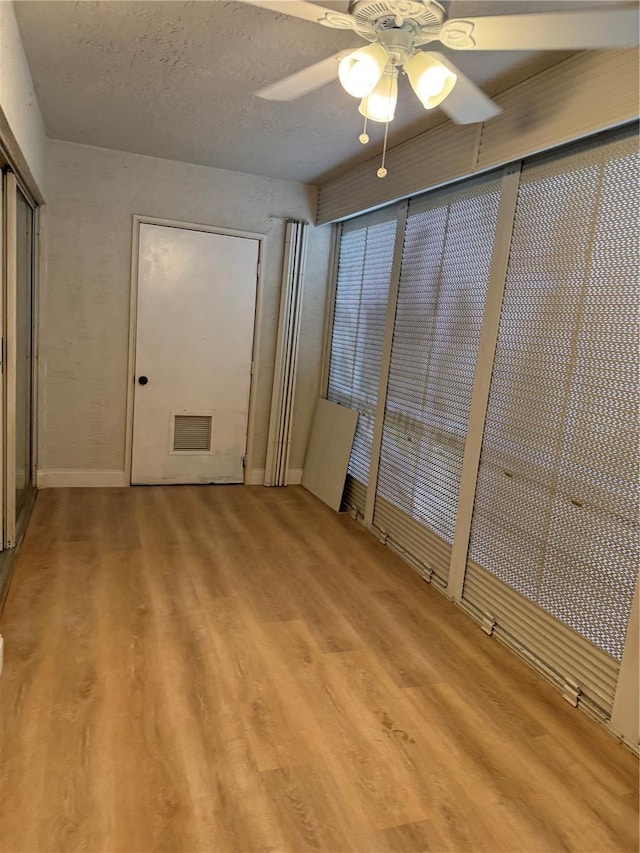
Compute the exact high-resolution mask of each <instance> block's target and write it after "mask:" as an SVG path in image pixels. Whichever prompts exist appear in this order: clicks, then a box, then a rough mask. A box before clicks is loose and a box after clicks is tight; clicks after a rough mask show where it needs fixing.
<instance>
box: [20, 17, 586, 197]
mask: <svg viewBox="0 0 640 853" xmlns="http://www.w3.org/2000/svg"><path fill="white" fill-rule="evenodd" d="M285 5H286V4H285ZM325 5H331V6H333V7H336V8H345V7H346V4H345V3H339V2H333V3H326V4H325ZM448 5H449V6H450V7H451V12H452V13H453V14H463V15H464V14H471V13H473V12H475V13H477V12H478V11H480V12H481V13H483V14H494V13H495V12H496V9H498V10H499V11H507V10H508V11H514V10H522V11H525V9H526V10H528V9H530V8H531V7H533V8H536V9H541V8H544V9H547V8H562V7H563V6H564V7H565V8H566V0H565V2H564V3H563V2H553V3H548V2H545V0H535V1H534V2H528V3H524V2H517V1H516V2H509V3H506V2H486V0H459V2H455V0H454V2H453V3H452V4H448ZM575 5H576V2H575V0H571V2H570V6H571V7H575ZM580 5H591V4H586V3H581V4H580ZM15 8H16V15H17V18H18V23H19V26H20V31H21V34H22V38H23V42H24V46H25V51H26V54H27V58H28V61H29V65H30V67H31V72H32V75H33V79H34V84H35V88H36V92H37V95H38V98H39V101H40V105H41V108H42V112H43V116H44V121H45V126H46V129H47V133H48V135H49V136H50V137H52V138H55V139H64V140H69V141H72V142H81V143H85V144H87V145H96V146H101V147H104V148H115V149H119V150H122V151H131V152H135V153H139V154H148V155H151V156H156V157H164V158H168V159H172V160H180V161H184V162H188V163H198V164H202V165H207V166H215V167H218V168H222V169H231V170H234V171H239V172H249V173H253V174H260V175H266V176H270V177H276V178H284V179H289V180H299V181H308V182H316V181H317V180H318V179H321V178H323V177H325V176H327V175H329V174H332V173H334V172H336V171H340V169H341V168H342V167H344V166H345V165H347V164H349V165H351V164H352V163H354V162H358V161H359V160H362V159H366V158H367V157H370V156H371V155H372V154H373V153H375V152H376V150H378V149H379V148H380V143H381V137H382V127H381V126H379V127H376V128H375V130H374V131H373V132H371V131H370V132H371V135H372V142H371V143H370V145H368V146H367V147H366V149H364V148H363V147H362V146H360V145H359V143H358V141H357V138H358V134H359V133H360V132H361V130H362V126H361V121H362V120H361V117H360V116H359V114H358V111H357V102H356V101H355V100H353V99H352V98H350V97H349V96H348V95H347V94H346V93H345V92H344V91H343V90H342V89H341V87H340V85H339V84H338V83H337V82H336V83H333V84H330V85H328V86H325V87H324V88H322V89H320V90H318V91H316V92H314V93H311V94H309V95H307V96H306V97H304V98H301V99H300V100H298V101H295V102H290V103H278V102H273V101H264V100H262V99H260V98H257V97H255V95H253V92H255V91H256V90H257V89H260V88H261V87H262V86H265V85H266V84H268V83H272V82H274V81H276V80H278V79H280V78H281V77H284V76H285V75H287V74H290V73H292V72H294V71H297V70H299V69H301V68H304V67H305V66H306V65H309V64H311V63H313V62H317V61H319V60H320V59H323V58H325V57H326V56H328V55H330V54H332V53H335V52H336V51H338V50H341V49H343V48H345V47H350V46H359V45H361V44H362V42H361V41H360V40H359V39H358V37H357V36H355V35H354V34H353V33H350V32H344V31H339V30H331V29H327V28H325V27H321V26H318V25H317V24H313V23H309V22H306V21H300V20H297V19H295V18H290V17H288V16H286V15H281V14H279V13H274V12H270V11H266V10H263V9H258V8H256V7H251V6H248V5H245V4H243V3H237V2H225V0H198V2H173V0H170V1H169V2H138V0H135V2H127V1H126V0H124V2H113V0H106V2H105V0H103V2H90V0H85V2H68V1H67V0H58V2H49V0H44V2H40V0H29V2H16V3H15ZM451 55H452V56H453V54H451ZM563 56H564V54H545V55H533V56H532V55H531V54H522V53H519V54H518V53H483V54H480V53H474V54H471V53H466V54H463V53H460V52H456V54H455V62H456V64H457V65H458V66H459V67H460V68H461V69H462V70H463V71H465V73H467V74H468V75H469V76H470V77H471V78H472V79H473V80H475V81H476V82H477V83H479V84H483V85H484V87H485V88H486V89H487V91H489V92H490V93H491V92H495V91H497V90H499V89H500V88H503V87H504V85H505V84H511V83H512V82H514V81H515V80H517V79H522V78H523V77H524V76H527V74H528V73H531V72H532V71H535V70H538V69H539V68H542V67H546V66H549V65H551V64H553V63H555V62H557V61H559V59H562V58H563ZM403 82H404V84H405V85H401V86H400V97H399V101H398V108H397V111H396V120H395V122H394V123H393V125H392V126H391V127H392V132H391V133H390V142H391V143H392V144H393V143H394V142H398V141H402V140H403V139H406V138H409V137H410V136H413V135H415V134H416V133H419V132H420V131H422V130H424V129H426V128H427V127H428V126H430V125H433V124H438V123H440V122H441V121H443V119H444V116H443V114H442V113H440V112H439V111H438V110H435V111H433V113H429V114H426V113H425V112H424V110H423V109H422V108H421V106H420V104H419V103H418V101H417V99H416V98H415V97H414V95H413V93H412V92H411V91H410V89H409V86H408V84H407V83H406V81H403ZM370 128H371V126H370Z"/></svg>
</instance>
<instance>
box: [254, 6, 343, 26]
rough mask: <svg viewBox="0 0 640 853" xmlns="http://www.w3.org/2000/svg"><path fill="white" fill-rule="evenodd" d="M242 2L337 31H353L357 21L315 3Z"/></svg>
mask: <svg viewBox="0 0 640 853" xmlns="http://www.w3.org/2000/svg"><path fill="white" fill-rule="evenodd" d="M241 2H243V3H246V4H247V5H249V6H259V7H260V8H261V9H269V10H270V11H271V12H279V13H280V14H281V15H290V16H291V17H293V18H302V20H303V21H312V22H313V23H314V24H322V25H323V26H324V27H332V28H333V29H337V30H352V29H353V28H354V24H355V19H354V18H353V17H352V16H351V15H347V14H346V13H345V12H337V11H335V10H333V9H327V8H326V7H325V6H316V4H315V3H307V2H305V0H241Z"/></svg>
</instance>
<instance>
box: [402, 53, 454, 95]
mask: <svg viewBox="0 0 640 853" xmlns="http://www.w3.org/2000/svg"><path fill="white" fill-rule="evenodd" d="M404 70H405V71H406V74H407V77H408V78H409V83H411V88H412V89H413V91H414V92H415V93H416V95H417V97H418V100H419V101H420V103H421V104H422V106H423V107H424V108H425V110H432V109H433V108H434V107H437V106H439V105H440V104H441V103H442V102H443V101H444V99H445V98H446V97H447V95H449V94H450V93H451V90H452V89H453V87H454V86H455V85H456V81H457V79H458V75H457V74H454V73H453V71H450V70H449V69H448V68H447V67H446V66H445V65H443V64H442V62H438V60H437V59H436V58H435V57H433V56H429V54H428V53H424V52H423V51H419V52H418V53H414V55H413V56H412V57H411V58H410V59H409V60H408V62H407V63H406V64H405V66H404Z"/></svg>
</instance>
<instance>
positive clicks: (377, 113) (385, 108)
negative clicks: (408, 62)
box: [358, 66, 398, 124]
mask: <svg viewBox="0 0 640 853" xmlns="http://www.w3.org/2000/svg"><path fill="white" fill-rule="evenodd" d="M397 103H398V69H397V68H394V67H393V66H389V67H388V68H387V69H386V70H385V71H384V73H383V75H382V77H381V78H380V82H379V83H378V85H377V86H376V87H375V89H374V90H373V91H372V92H371V93H370V94H369V95H367V97H366V98H363V99H362V100H361V101H360V106H359V107H358V112H359V113H360V115H363V116H364V117H365V118H367V119H369V120H370V121H378V122H381V123H382V124H388V123H389V122H390V121H393V118H394V116H395V112H396V104H397Z"/></svg>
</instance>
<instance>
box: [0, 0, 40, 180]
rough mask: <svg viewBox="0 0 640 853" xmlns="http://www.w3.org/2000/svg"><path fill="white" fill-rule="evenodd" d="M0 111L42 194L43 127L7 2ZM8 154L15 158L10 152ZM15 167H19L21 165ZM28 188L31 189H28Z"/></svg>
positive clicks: (2, 21)
mask: <svg viewBox="0 0 640 853" xmlns="http://www.w3.org/2000/svg"><path fill="white" fill-rule="evenodd" d="M0 111H1V113H2V116H3V117H4V120H5V121H6V123H7V124H8V126H9V129H10V131H11V133H12V135H13V137H14V139H15V142H16V143H17V146H18V148H19V151H20V152H21V154H22V156H23V158H24V160H25V161H26V165H27V166H28V168H29V170H30V172H31V174H32V176H33V178H34V179H35V182H36V183H37V185H38V188H39V189H40V192H41V193H42V194H43V195H44V193H45V131H44V124H43V122H42V116H41V114H40V107H39V106H38V101H37V99H36V95H35V92H34V89H33V82H32V80H31V72H30V71H29V66H28V65H27V59H26V57H25V54H24V50H23V47H22V41H21V39H20V32H19V30H18V24H17V23H16V18H15V14H14V12H13V5H12V3H11V2H9V0H0ZM0 129H1V128H0ZM5 144H7V140H5ZM8 147H10V146H8ZM10 148H11V147H10ZM9 153H10V154H12V155H15V152H14V151H13V150H10V151H9ZM16 165H17V166H18V167H19V166H20V165H21V164H20V163H17V164H16ZM21 171H22V170H21ZM22 177H23V178H24V179H25V180H26V181H27V183H29V181H28V180H27V176H26V175H24V174H23V175H22ZM30 189H32V190H33V188H32V187H31V186H30Z"/></svg>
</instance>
